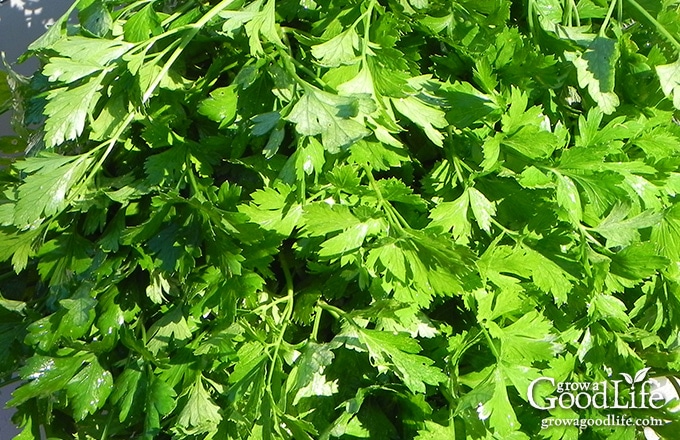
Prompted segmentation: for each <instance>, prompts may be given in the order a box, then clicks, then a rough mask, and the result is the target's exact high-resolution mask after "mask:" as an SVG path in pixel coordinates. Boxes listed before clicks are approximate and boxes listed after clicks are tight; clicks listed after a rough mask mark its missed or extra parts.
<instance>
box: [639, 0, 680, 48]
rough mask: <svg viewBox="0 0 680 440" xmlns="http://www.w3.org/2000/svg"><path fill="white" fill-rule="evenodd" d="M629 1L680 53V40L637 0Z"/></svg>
mask: <svg viewBox="0 0 680 440" xmlns="http://www.w3.org/2000/svg"><path fill="white" fill-rule="evenodd" d="M627 1H628V3H630V4H631V6H633V7H634V8H635V9H637V10H638V11H640V13H641V14H642V15H644V16H645V18H646V19H647V20H649V21H650V22H651V23H652V24H653V25H654V27H656V30H657V31H659V33H660V34H661V35H663V36H664V37H666V39H667V40H668V42H669V43H671V44H672V45H673V46H675V49H676V50H679V51H680V42H678V40H677V39H676V38H675V37H674V36H673V35H672V34H671V33H670V32H668V29H666V28H665V27H664V25H662V24H661V23H659V22H658V21H657V19H656V18H654V17H653V16H652V14H650V13H649V12H647V10H646V9H645V8H643V7H642V6H641V5H640V3H638V2H636V1H635V0H627Z"/></svg>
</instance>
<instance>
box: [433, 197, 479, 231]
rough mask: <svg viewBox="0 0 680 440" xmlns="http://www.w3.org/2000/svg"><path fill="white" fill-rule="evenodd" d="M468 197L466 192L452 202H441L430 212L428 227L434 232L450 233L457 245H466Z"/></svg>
mask: <svg viewBox="0 0 680 440" xmlns="http://www.w3.org/2000/svg"><path fill="white" fill-rule="evenodd" d="M469 206H470V195H469V192H468V191H465V192H463V194H462V195H461V196H460V197H458V198H457V199H456V200H455V201H453V202H441V203H440V204H438V205H437V206H436V207H435V208H434V209H432V211H430V219H432V221H431V222H430V227H431V228H434V229H435V230H437V229H441V230H442V231H446V232H448V231H451V232H452V233H453V236H454V237H455V239H456V242H458V243H463V244H464V243H467V240H468V238H469V237H470V233H471V227H472V226H471V225H470V221H469V220H468V207H469Z"/></svg>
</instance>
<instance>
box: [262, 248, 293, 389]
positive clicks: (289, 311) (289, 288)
mask: <svg viewBox="0 0 680 440" xmlns="http://www.w3.org/2000/svg"><path fill="white" fill-rule="evenodd" d="M280 257H281V258H279V261H280V262H281V270H283V277H284V278H285V280H286V300H287V301H288V302H287V304H286V308H285V310H284V312H283V320H282V321H281V329H280V330H279V335H278V337H277V338H276V343H275V345H274V355H273V356H272V366H271V368H270V369H269V372H268V374H267V389H269V391H270V392H271V386H272V380H273V379H274V370H276V363H277V361H278V357H279V351H280V350H281V344H283V337H284V336H285V334H286V330H287V329H288V323H289V322H290V318H291V316H292V315H293V297H294V296H295V289H294V287H293V276H292V274H291V272H290V267H289V266H288V261H287V260H286V257H285V255H284V254H280Z"/></svg>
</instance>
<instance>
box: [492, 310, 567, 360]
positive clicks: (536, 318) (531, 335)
mask: <svg viewBox="0 0 680 440" xmlns="http://www.w3.org/2000/svg"><path fill="white" fill-rule="evenodd" d="M551 330H552V325H551V323H550V321H548V320H547V319H546V318H545V317H544V316H542V315H541V314H540V313H538V312H536V311H531V312H529V313H527V314H525V315H523V316H522V317H521V318H519V319H518V320H517V321H515V322H514V323H512V324H510V325H508V326H506V327H503V328H501V327H499V326H497V325H496V324H495V323H494V322H489V333H491V335H492V336H493V337H495V338H497V339H499V340H500V341H501V357H502V358H503V360H505V361H507V362H510V363H517V364H519V365H527V366H528V365H531V364H532V363H534V362H537V361H543V360H550V359H552V358H553V357H555V354H556V353H557V351H558V350H559V346H558V345H557V344H556V343H555V340H556V337H555V336H554V335H552V334H551Z"/></svg>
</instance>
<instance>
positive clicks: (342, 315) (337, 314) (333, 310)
mask: <svg viewBox="0 0 680 440" xmlns="http://www.w3.org/2000/svg"><path fill="white" fill-rule="evenodd" d="M318 306H319V307H320V308H322V309H323V310H325V311H327V312H328V313H330V314H331V316H333V317H334V318H336V319H344V320H345V321H347V322H348V323H350V324H351V325H352V326H354V327H356V328H362V327H361V326H359V325H358V324H357V323H356V322H355V321H354V319H352V317H351V316H349V315H348V314H347V312H345V311H344V310H342V309H339V308H337V307H335V306H332V305H330V304H328V303H327V302H325V301H319V302H318Z"/></svg>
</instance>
